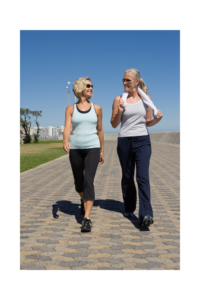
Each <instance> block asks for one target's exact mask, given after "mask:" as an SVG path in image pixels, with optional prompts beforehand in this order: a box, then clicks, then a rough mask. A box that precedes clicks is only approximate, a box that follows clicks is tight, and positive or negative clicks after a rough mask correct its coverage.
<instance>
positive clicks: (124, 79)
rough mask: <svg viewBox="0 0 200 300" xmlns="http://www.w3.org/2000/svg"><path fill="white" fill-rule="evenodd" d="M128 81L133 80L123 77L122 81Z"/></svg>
mask: <svg viewBox="0 0 200 300" xmlns="http://www.w3.org/2000/svg"><path fill="white" fill-rule="evenodd" d="M130 81H133V80H131V79H126V78H123V79H122V82H123V83H124V82H130Z"/></svg>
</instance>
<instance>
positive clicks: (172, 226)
mask: <svg viewBox="0 0 200 300" xmlns="http://www.w3.org/2000/svg"><path fill="white" fill-rule="evenodd" d="M116 145H117V144H116V141H105V163H104V165H100V166H99V167H98V170H97V174H96V177H95V192H96V200H95V202H94V207H93V209H92V213H91V220H92V222H93V229H92V232H90V233H81V232H80V226H81V221H82V215H81V214H80V208H79V207H80V206H79V205H80V200H79V195H78V194H77V193H76V192H75V189H74V182H73V177H72V172H71V167H70V163H69V158H68V155H67V156H64V157H61V158H59V159H56V160H54V161H52V162H49V163H47V164H44V165H41V166H39V167H37V168H35V169H32V170H29V171H27V172H24V173H22V174H21V234H20V236H21V249H20V250H21V263H20V268H21V270H89V269H91V270H92V269H95V270H97V269H98V270H141V269H142V270H167V269H168V270H179V269H180V248H179V245H180V239H179V238H180V235H179V233H180V232H179V231H180V230H179V228H180V219H179V214H180V206H179V205H180V203H179V183H180V182H179V166H180V165H179V152H180V148H179V147H177V146H173V145H164V144H160V143H152V156H151V163H150V181H151V199H152V206H153V210H154V221H155V223H154V224H153V225H152V226H151V227H150V228H149V229H143V228H141V227H140V226H139V225H138V203H137V209H136V211H135V217H134V218H125V217H124V216H123V212H124V206H123V200H122V194H121V183H120V182H121V168H120V165H119V160H118V156H117V153H116ZM56 215H57V216H59V217H58V218H56Z"/></svg>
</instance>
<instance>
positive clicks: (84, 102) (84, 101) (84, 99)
mask: <svg viewBox="0 0 200 300" xmlns="http://www.w3.org/2000/svg"><path fill="white" fill-rule="evenodd" d="M88 102H89V98H86V97H81V98H79V100H78V103H80V104H82V105H84V104H86V103H88Z"/></svg>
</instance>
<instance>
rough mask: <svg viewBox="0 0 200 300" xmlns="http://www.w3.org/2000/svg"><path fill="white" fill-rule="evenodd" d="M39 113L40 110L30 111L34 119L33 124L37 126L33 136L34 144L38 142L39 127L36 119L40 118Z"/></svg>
mask: <svg viewBox="0 0 200 300" xmlns="http://www.w3.org/2000/svg"><path fill="white" fill-rule="evenodd" d="M41 113H42V111H41V110H36V111H32V115H33V116H35V117H36V119H35V123H36V125H37V133H34V134H33V135H34V143H37V142H38V136H39V132H40V127H39V125H40V124H39V122H38V120H37V118H38V117H41Z"/></svg>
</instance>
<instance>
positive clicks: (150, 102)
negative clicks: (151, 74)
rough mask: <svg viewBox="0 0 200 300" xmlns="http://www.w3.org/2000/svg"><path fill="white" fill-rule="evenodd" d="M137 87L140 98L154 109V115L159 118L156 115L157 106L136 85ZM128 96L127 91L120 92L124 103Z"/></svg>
mask: <svg viewBox="0 0 200 300" xmlns="http://www.w3.org/2000/svg"><path fill="white" fill-rule="evenodd" d="M137 89H138V93H139V94H140V96H141V98H142V101H143V102H144V103H145V104H146V105H147V106H149V107H150V108H151V110H153V111H154V116H155V117H156V118H159V117H158V112H157V108H156V107H155V105H154V104H153V102H152V101H151V99H150V98H149V97H148V96H147V94H145V92H144V91H143V90H141V89H140V88H139V86H138V87H137ZM127 96H128V92H125V91H124V92H123V94H122V99H123V100H124V103H126V98H127Z"/></svg>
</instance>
